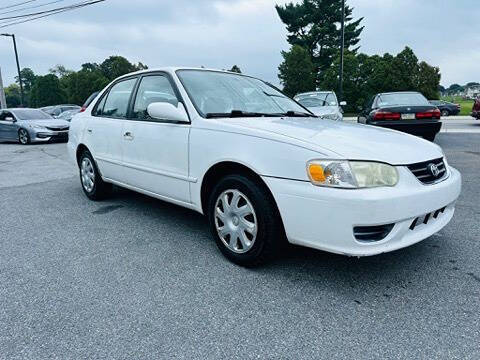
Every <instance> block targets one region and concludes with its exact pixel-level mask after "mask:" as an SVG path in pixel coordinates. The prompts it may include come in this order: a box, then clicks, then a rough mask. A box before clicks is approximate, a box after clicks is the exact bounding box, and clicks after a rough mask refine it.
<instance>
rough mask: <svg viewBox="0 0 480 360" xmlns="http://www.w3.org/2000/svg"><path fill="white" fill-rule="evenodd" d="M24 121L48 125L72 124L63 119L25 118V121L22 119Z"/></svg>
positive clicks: (25, 122) (61, 125)
mask: <svg viewBox="0 0 480 360" xmlns="http://www.w3.org/2000/svg"><path fill="white" fill-rule="evenodd" d="M22 123H24V124H30V125H40V126H48V127H65V126H70V123H69V122H68V121H65V120H61V119H48V120H45V119H42V120H25V121H22Z"/></svg>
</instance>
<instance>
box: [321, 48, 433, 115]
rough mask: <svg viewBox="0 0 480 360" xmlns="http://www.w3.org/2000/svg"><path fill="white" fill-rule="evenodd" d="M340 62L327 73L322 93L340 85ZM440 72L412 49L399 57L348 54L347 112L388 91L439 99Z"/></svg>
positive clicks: (345, 90) (346, 67)
mask: <svg viewBox="0 0 480 360" xmlns="http://www.w3.org/2000/svg"><path fill="white" fill-rule="evenodd" d="M338 64H339V58H338V57H337V59H336V60H335V62H334V64H333V65H332V66H331V67H330V68H329V69H328V70H327V71H326V72H325V76H324V80H323V82H322V83H321V88H322V89H334V88H335V87H336V85H337V83H338V70H337V69H338ZM439 85H440V70H439V69H438V68H437V67H432V66H430V65H428V64H427V63H426V62H420V63H419V62H418V58H417V57H416V56H415V54H414V53H413V51H412V50H411V49H410V48H408V47H407V48H405V49H404V50H403V51H402V52H400V53H399V54H398V55H397V56H392V55H390V54H385V55H383V57H382V56H378V55H374V56H368V55H365V54H355V53H352V52H347V53H346V54H345V59H344V97H345V100H346V101H347V103H348V107H347V111H357V110H358V107H360V106H363V105H364V104H365V102H366V101H367V100H369V99H370V98H371V97H372V96H373V95H375V94H377V93H382V92H388V91H418V92H421V93H422V94H423V95H425V96H426V97H427V98H430V99H438V98H439V93H438V87H439Z"/></svg>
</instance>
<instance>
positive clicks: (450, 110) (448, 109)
mask: <svg viewBox="0 0 480 360" xmlns="http://www.w3.org/2000/svg"><path fill="white" fill-rule="evenodd" d="M430 104H432V105H433V106H436V107H437V108H438V109H439V110H440V113H441V114H442V116H444V117H447V116H451V115H452V116H455V115H458V114H460V110H461V107H460V104H453V103H450V102H448V101H443V100H430Z"/></svg>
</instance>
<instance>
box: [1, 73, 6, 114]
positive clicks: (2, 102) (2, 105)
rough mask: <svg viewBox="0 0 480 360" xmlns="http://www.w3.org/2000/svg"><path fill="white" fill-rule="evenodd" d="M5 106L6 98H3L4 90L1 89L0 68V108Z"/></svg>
mask: <svg viewBox="0 0 480 360" xmlns="http://www.w3.org/2000/svg"><path fill="white" fill-rule="evenodd" d="M6 108H7V99H6V98H5V90H4V89H3V80H2V68H0V109H6Z"/></svg>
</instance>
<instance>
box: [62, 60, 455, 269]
mask: <svg viewBox="0 0 480 360" xmlns="http://www.w3.org/2000/svg"><path fill="white" fill-rule="evenodd" d="M68 149H69V152H70V154H71V157H72V159H73V161H75V163H76V164H77V165H78V167H79V173H80V181H81V186H82V189H83V191H84V193H85V194H86V196H87V197H88V198H90V199H92V200H98V199H102V198H104V197H106V196H108V195H109V193H110V190H111V187H112V184H115V185H118V186H122V187H125V188H128V189H132V190H135V191H138V192H141V193H144V194H147V195H150V196H153V197H156V198H158V199H162V200H165V201H169V202H171V203H174V204H177V205H180V206H184V207H186V208H189V209H192V210H195V211H198V212H199V213H202V214H204V215H206V216H207V218H208V221H209V224H210V229H211V232H212V235H213V237H214V238H215V240H216V243H217V245H218V247H219V249H220V250H221V252H222V253H223V254H224V255H225V256H226V257H227V258H229V259H230V260H232V261H234V262H235V263H237V264H241V265H245V266H251V265H255V264H259V263H261V262H263V261H264V260H265V259H267V258H268V257H270V256H271V255H272V254H274V253H275V249H276V248H277V247H278V245H279V244H280V243H281V242H282V239H285V238H286V239H288V241H289V242H291V243H293V244H299V245H304V246H308V247H312V248H316V249H321V250H326V251H330V252H334V253H339V254H345V255H352V256H367V255H375V254H380V253H384V252H387V251H392V250H396V249H400V248H403V247H406V246H409V245H412V244H414V243H417V242H419V241H421V240H423V239H425V238H427V237H429V236H431V235H432V234H434V233H436V232H437V231H439V230H440V229H442V228H443V227H444V226H445V225H447V223H448V222H449V221H450V219H451V218H452V216H453V213H454V209H455V207H454V206H455V201H456V200H457V198H458V196H459V194H460V189H461V176H460V173H459V172H458V171H457V170H455V169H454V168H453V167H451V166H449V165H448V163H447V160H446V158H445V155H444V154H443V152H442V150H441V148H440V147H439V146H437V145H435V144H432V143H430V142H428V141H425V140H423V139H419V138H416V137H414V136H411V135H407V134H404V133H399V132H396V131H392V130H388V129H381V128H373V127H368V126H364V125H358V124H350V123H344V122H338V121H330V120H322V121H319V119H318V118H317V117H314V116H313V115H312V114H311V113H309V112H307V111H306V110H305V109H304V108H302V107H301V106H299V105H298V104H297V103H296V102H294V101H292V100H291V99H289V98H288V97H286V96H285V95H283V94H282V93H280V92H279V91H277V90H275V89H274V88H273V87H271V86H269V85H268V84H266V83H265V82H263V81H261V80H258V79H255V78H252V77H248V76H245V75H241V74H234V73H229V72H225V71H215V70H205V69H191V68H163V69H159V70H147V71H141V72H137V73H132V74H129V75H126V76H123V77H121V78H119V79H117V80H115V81H114V82H113V83H111V84H110V85H109V86H108V87H107V88H106V89H105V90H104V91H102V92H101V93H100V94H99V96H98V97H97V98H96V99H95V100H94V101H93V102H92V103H91V105H89V106H88V107H87V109H86V111H84V112H82V113H79V114H77V115H76V116H75V117H74V118H73V119H72V122H71V127H70V140H69V143H68ZM179 231H180V229H179ZM132 235H133V234H132Z"/></svg>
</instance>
